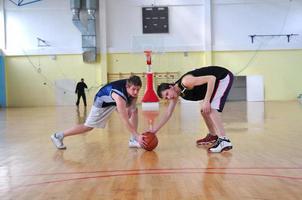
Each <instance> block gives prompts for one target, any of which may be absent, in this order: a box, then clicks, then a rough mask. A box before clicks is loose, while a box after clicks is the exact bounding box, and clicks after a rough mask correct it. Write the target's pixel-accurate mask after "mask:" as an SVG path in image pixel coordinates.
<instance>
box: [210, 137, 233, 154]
mask: <svg viewBox="0 0 302 200" xmlns="http://www.w3.org/2000/svg"><path fill="white" fill-rule="evenodd" d="M232 148H233V146H232V144H231V141H230V140H229V139H225V138H218V139H217V141H216V142H215V144H214V146H212V147H211V148H209V152H212V153H220V152H223V151H228V150H231V149H232Z"/></svg>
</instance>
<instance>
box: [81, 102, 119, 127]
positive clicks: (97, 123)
mask: <svg viewBox="0 0 302 200" xmlns="http://www.w3.org/2000/svg"><path fill="white" fill-rule="evenodd" d="M115 109H116V106H108V107H105V108H98V107H95V106H92V107H91V110H90V113H89V115H88V117H87V119H86V121H85V124H84V125H85V126H88V127H93V128H105V126H106V123H107V121H108V119H109V116H110V114H111V113H112V112H113V111H114V110H115Z"/></svg>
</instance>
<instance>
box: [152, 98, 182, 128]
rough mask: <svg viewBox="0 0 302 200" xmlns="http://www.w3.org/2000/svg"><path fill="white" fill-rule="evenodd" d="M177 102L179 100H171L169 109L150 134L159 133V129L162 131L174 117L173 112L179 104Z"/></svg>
mask: <svg viewBox="0 0 302 200" xmlns="http://www.w3.org/2000/svg"><path fill="white" fill-rule="evenodd" d="M177 100H178V99H171V100H169V105H168V108H167V109H166V111H165V113H164V115H163V116H162V118H161V119H160V121H159V123H158V124H155V125H154V126H153V129H152V130H150V132H153V133H157V132H158V131H159V129H161V127H163V126H164V125H165V124H166V123H167V121H168V120H169V119H170V117H171V116H172V113H173V111H174V109H175V106H176V104H177Z"/></svg>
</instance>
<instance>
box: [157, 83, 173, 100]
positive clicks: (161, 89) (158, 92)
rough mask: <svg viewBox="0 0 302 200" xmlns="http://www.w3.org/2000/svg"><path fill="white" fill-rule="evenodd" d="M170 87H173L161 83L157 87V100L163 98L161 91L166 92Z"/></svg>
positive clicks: (169, 84)
mask: <svg viewBox="0 0 302 200" xmlns="http://www.w3.org/2000/svg"><path fill="white" fill-rule="evenodd" d="M170 86H173V84H172V83H161V84H159V85H158V86H157V95H158V96H159V98H161V99H162V98H163V96H162V94H161V93H162V91H164V90H167V89H169V88H170Z"/></svg>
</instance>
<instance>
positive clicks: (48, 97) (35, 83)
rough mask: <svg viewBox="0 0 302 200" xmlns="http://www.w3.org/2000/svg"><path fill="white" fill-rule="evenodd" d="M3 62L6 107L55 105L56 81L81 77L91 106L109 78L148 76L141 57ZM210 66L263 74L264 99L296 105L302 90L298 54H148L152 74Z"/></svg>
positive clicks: (301, 57) (300, 54)
mask: <svg viewBox="0 0 302 200" xmlns="http://www.w3.org/2000/svg"><path fill="white" fill-rule="evenodd" d="M101 59H103V61H102V60H101ZM104 61H105V62H104ZM5 63H6V65H5V70H6V89H7V105H8V106H45V105H56V101H55V98H56V97H55V92H54V87H55V86H54V82H55V80H59V79H71V80H75V81H78V80H80V78H82V77H83V78H84V79H85V80H86V83H87V84H88V86H89V87H90V90H89V94H88V102H90V103H91V102H92V99H93V97H94V94H95V92H96V91H97V90H98V89H99V87H100V86H101V85H102V84H104V83H106V81H107V73H129V72H134V73H136V72H145V71H146V61H145V56H144V54H142V53H137V54H130V53H129V54H127V53H124V54H122V53H121V54H107V55H102V57H100V56H98V61H97V62H96V63H94V64H85V63H83V61H82V55H59V56H57V57H56V59H53V57H52V56H29V57H26V56H18V57H15V56H12V57H9V56H7V57H5ZM209 63H212V64H213V65H221V66H225V67H227V68H229V69H230V70H231V71H233V73H234V74H236V75H262V76H263V77H264V84H265V86H264V87H265V100H294V99H296V98H297V96H298V94H300V93H301V91H302V86H301V74H302V66H301V65H302V50H282V51H281V50H280V51H222V52H211V53H209V52H207V53H205V52H185V53H184V52H179V53H162V54H154V55H152V67H153V71H154V72H179V73H180V74H182V73H185V72H186V71H188V70H191V69H194V68H197V67H201V66H206V65H207V64H209ZM106 65H107V66H106Z"/></svg>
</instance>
